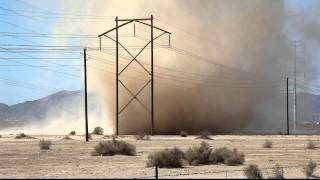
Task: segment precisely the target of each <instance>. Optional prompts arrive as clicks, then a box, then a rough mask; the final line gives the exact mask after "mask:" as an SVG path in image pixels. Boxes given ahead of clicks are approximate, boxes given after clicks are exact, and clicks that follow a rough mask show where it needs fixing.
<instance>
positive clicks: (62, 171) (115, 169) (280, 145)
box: [0, 135, 320, 178]
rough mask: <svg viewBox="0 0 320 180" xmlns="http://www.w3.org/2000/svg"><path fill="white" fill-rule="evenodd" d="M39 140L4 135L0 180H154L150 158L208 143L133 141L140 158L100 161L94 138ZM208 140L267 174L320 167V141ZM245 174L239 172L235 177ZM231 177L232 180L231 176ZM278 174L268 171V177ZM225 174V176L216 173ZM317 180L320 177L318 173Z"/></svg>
mask: <svg viewBox="0 0 320 180" xmlns="http://www.w3.org/2000/svg"><path fill="white" fill-rule="evenodd" d="M33 137H36V138H37V139H20V140H18V139H14V136H13V135H3V136H2V138H1V139H0V178H147V177H149V178H153V177H154V169H153V168H146V160H147V156H148V154H149V153H150V152H153V151H157V150H160V149H163V148H166V147H174V146H177V147H180V148H182V149H183V150H185V149H187V148H188V147H190V146H192V145H198V144H199V143H200V142H201V141H202V140H196V139H195V137H194V136H189V137H187V138H182V137H178V136H154V137H152V138H151V140H149V141H137V140H135V139H134V137H133V136H122V137H121V138H120V139H122V140H125V141H127V142H130V143H132V144H134V145H136V148H137V152H138V153H137V156H133V157H129V156H111V157H100V156H98V157H94V156H91V155H90V153H91V151H92V150H93V147H94V146H95V145H96V144H97V143H98V142H99V141H101V140H109V139H108V138H104V137H103V136H100V137H99V136H93V140H91V141H90V142H88V143H86V142H85V141H84V140H83V136H70V137H72V138H73V139H74V140H61V138H62V137H63V136H43V135H42V136H37V135H34V136H33ZM42 138H45V139H50V140H52V142H53V144H52V147H51V150H47V151H43V150H42V151H41V150H39V147H38V143H39V139H42ZM212 138H213V140H206V142H207V143H209V144H210V145H211V146H212V148H218V147H224V146H226V147H228V148H237V149H238V150H239V151H241V152H244V153H245V155H246V162H245V165H248V164H249V163H255V164H257V165H259V167H261V168H272V167H274V165H275V164H276V163H279V164H280V166H283V167H287V166H296V167H291V168H284V173H285V177H286V178H299V177H300V178H304V175H303V173H302V167H303V166H304V165H305V164H307V162H308V160H309V159H312V160H314V161H315V162H317V163H320V153H319V149H313V150H307V149H306V148H305V145H306V143H307V141H308V140H314V141H315V143H316V144H317V145H319V146H320V144H318V142H319V139H320V136H213V137H212ZM266 139H269V140H271V141H272V142H273V144H274V147H273V148H271V149H265V148H262V145H263V143H264V141H265V140H266ZM245 165H243V166H235V167H232V166H225V165H206V166H197V167H191V166H186V167H184V168H180V169H160V170H159V176H160V178H225V177H226V175H227V177H228V178H244V175H243V171H241V170H242V169H243V168H244V167H245ZM235 170H239V171H235ZM225 171H227V174H226V172H225ZM271 171H272V170H268V169H266V170H263V173H264V175H265V177H267V176H268V175H270V173H271ZM214 172H219V173H214ZM315 175H316V176H320V168H317V170H316V173H315Z"/></svg>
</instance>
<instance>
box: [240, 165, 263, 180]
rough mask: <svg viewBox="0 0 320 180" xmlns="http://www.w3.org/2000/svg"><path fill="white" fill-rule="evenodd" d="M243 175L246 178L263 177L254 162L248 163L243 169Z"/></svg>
mask: <svg viewBox="0 0 320 180" xmlns="http://www.w3.org/2000/svg"><path fill="white" fill-rule="evenodd" d="M244 175H245V176H246V177H247V179H263V175H262V172H261V171H260V169H259V167H258V166H257V165H255V164H250V165H248V166H247V167H246V168H245V169H244Z"/></svg>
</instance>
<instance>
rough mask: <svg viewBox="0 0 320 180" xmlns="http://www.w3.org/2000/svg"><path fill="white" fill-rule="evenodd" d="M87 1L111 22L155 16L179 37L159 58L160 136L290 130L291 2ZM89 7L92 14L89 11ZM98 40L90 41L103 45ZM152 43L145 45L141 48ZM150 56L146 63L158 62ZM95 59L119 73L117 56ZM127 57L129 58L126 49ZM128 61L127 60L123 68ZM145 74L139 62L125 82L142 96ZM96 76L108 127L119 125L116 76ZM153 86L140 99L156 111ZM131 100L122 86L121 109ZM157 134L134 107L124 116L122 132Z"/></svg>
mask: <svg viewBox="0 0 320 180" xmlns="http://www.w3.org/2000/svg"><path fill="white" fill-rule="evenodd" d="M98 2H99V3H98ZM85 3H86V4H87V7H89V8H94V9H95V12H101V13H102V14H107V15H108V16H110V15H115V16H116V15H117V16H119V17H132V18H133V17H146V16H149V15H150V14H153V15H154V17H155V18H156V20H155V25H156V26H160V27H162V28H164V29H166V30H168V31H170V32H172V36H171V38H172V41H171V43H172V45H173V48H171V49H168V48H157V49H155V55H154V59H155V106H154V107H155V131H156V133H157V134H177V133H178V132H179V131H182V130H183V131H187V132H189V133H198V132H199V131H201V130H203V129H208V130H210V131H211V132H212V133H215V134H218V133H219V134H223V133H235V132H272V131H273V132H274V131H280V130H284V129H285V120H284V118H283V116H284V114H285V111H284V110H282V108H283V109H284V108H285V99H284V98H285V95H283V93H281V88H283V86H284V79H285V76H286V75H285V74H284V72H286V71H287V68H288V67H287V64H288V63H289V61H290V60H291V59H290V58H291V57H290V53H291V52H290V49H289V48H290V45H289V41H288V35H286V34H288V33H287V32H285V26H286V23H287V20H286V7H285V1H258V0H242V1H238V0H201V1H191V0H188V1H182V0H175V1H160V0H154V1H143V0H141V1H134V2H132V1H130V2H127V1H92V2H91V1H90V2H85ZM97 4H99V6H98V5H97ZM64 6H65V7H69V6H70V7H71V3H70V2H68V1H66V2H65V4H64ZM81 9H82V10H84V9H83V7H81ZM84 11H85V10H84ZM88 23H90V22H89V21H88ZM73 25H74V24H73ZM114 26H115V23H114V22H113V21H112V22H108V23H104V22H102V23H97V24H90V26H89V27H88V26H83V27H81V28H82V31H86V32H90V33H91V34H92V32H93V31H94V32H95V33H97V34H100V33H102V32H105V31H106V30H108V29H111V28H113V27H114ZM130 31H132V28H131V29H130V28H128V29H125V28H124V29H121V32H120V34H121V33H127V32H130ZM149 31H150V30H149V29H147V28H145V29H144V28H142V27H137V34H138V35H140V36H142V37H147V38H149V37H150V36H149ZM120 41H121V42H122V43H123V44H125V45H137V44H134V42H135V41H133V40H128V39H126V38H124V37H120ZM97 42H98V41H94V42H93V41H92V42H86V43H87V44H90V43H91V44H95V45H97V44H98V43H97ZM144 43H145V42H143V41H141V40H140V44H139V45H142V46H143V45H144ZM158 43H160V44H162V45H163V44H166V43H167V42H166V40H165V38H162V39H160V41H159V42H158ZM107 46H114V43H112V42H111V43H110V42H109V44H108V42H107V40H104V41H103V47H107ZM176 48H179V49H184V50H186V51H188V52H192V54H190V53H186V52H185V51H179V50H177V49H176ZM149 50H150V49H147V50H146V52H143V53H142V55H141V56H139V57H138V59H139V60H141V61H143V62H146V63H148V62H150V61H149V57H150V55H148V54H150V51H149ZM111 51H112V50H111ZM111 51H110V52H111ZM137 52H138V51H137V50H136V51H135V53H137ZM88 54H89V58H90V55H92V56H95V57H97V56H98V57H100V58H104V59H108V60H110V61H113V63H112V62H110V63H111V65H110V64H103V63H99V62H98V61H94V60H92V61H89V66H99V67H101V68H105V69H108V70H109V71H112V72H113V73H114V72H115V66H114V59H115V57H114V56H111V55H106V54H105V52H93V53H91V54H90V52H89V53H88ZM111 54H114V51H112V52H111ZM121 54H122V55H126V56H128V55H127V54H126V53H125V52H124V51H121ZM198 55H199V56H198ZM200 56H201V57H200ZM128 61H129V60H128V59H126V58H123V56H120V65H121V68H123V67H124V66H125V64H124V63H125V62H128ZM220 64H222V65H220ZM145 65H146V67H148V68H150V66H148V65H147V64H145ZM163 67H167V68H171V70H168V69H166V68H163ZM121 68H120V69H121ZM138 68H139V66H138V65H137V64H135V65H131V66H130V68H129V71H128V72H126V73H124V74H123V75H122V77H121V78H120V79H121V80H122V81H124V82H125V83H127V84H129V85H128V86H129V87H131V88H132V89H133V91H134V92H137V91H138V89H139V87H141V85H143V84H144V82H146V81H147V77H148V76H144V77H143V76H141V72H143V70H141V69H140V70H139V72H137V69H138ZM172 69H175V70H176V71H173V70H172ZM88 77H89V91H91V92H94V93H96V94H98V95H99V96H100V97H101V100H103V101H104V103H103V104H104V106H103V107H104V110H105V114H106V124H111V125H112V126H114V123H115V75H114V74H108V73H106V72H103V71H98V70H95V69H89V75H88ZM141 78H142V79H141ZM120 87H121V86H120ZM149 88H150V87H149V86H148V87H147V88H146V89H145V90H144V91H143V92H142V93H141V95H139V98H140V99H141V100H142V101H143V102H145V104H146V105H150V92H149ZM129 98H130V96H129V93H128V92H126V91H125V90H124V89H123V88H120V109H121V107H122V106H123V105H125V104H126V102H127V101H128V100H129ZM149 130H150V115H149V114H148V113H147V112H145V111H144V109H143V108H142V107H141V106H140V105H139V104H138V103H137V102H135V101H133V103H132V104H131V105H130V106H128V109H126V110H125V111H124V112H123V113H122V114H121V115H120V133H121V134H134V133H137V132H142V131H145V132H149Z"/></svg>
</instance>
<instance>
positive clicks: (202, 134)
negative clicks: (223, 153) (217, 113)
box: [197, 130, 211, 140]
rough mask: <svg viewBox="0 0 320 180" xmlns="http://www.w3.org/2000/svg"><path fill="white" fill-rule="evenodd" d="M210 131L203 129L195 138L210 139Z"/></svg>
mask: <svg viewBox="0 0 320 180" xmlns="http://www.w3.org/2000/svg"><path fill="white" fill-rule="evenodd" d="M210 136H211V132H210V131H209V130H203V131H201V132H200V134H199V137H197V139H208V140H211V137H210Z"/></svg>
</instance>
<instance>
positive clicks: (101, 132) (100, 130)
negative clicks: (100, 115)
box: [92, 126, 103, 135]
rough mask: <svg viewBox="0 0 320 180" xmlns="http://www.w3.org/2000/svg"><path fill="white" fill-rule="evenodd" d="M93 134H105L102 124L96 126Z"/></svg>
mask: <svg viewBox="0 0 320 180" xmlns="http://www.w3.org/2000/svg"><path fill="white" fill-rule="evenodd" d="M92 134H95V135H103V128H102V127H100V126H97V127H95V128H94V129H93V131H92Z"/></svg>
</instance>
